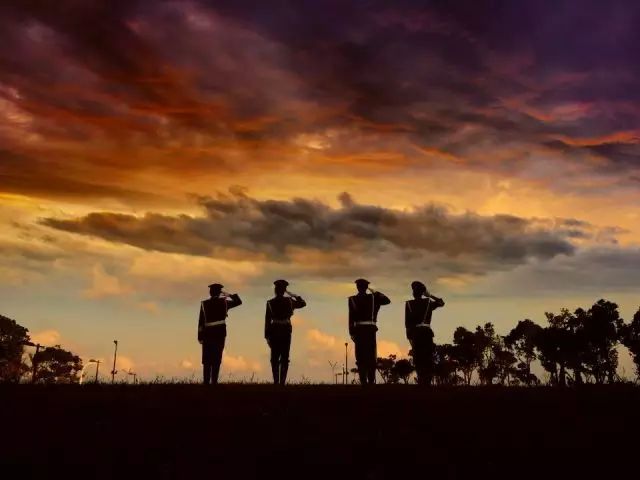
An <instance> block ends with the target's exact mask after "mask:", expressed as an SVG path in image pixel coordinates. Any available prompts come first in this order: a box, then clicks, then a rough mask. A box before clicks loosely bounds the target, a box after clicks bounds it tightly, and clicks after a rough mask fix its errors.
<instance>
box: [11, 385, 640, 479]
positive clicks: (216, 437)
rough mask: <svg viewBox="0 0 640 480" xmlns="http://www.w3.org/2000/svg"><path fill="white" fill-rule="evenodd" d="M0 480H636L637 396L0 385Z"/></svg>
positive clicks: (630, 391)
mask: <svg viewBox="0 0 640 480" xmlns="http://www.w3.org/2000/svg"><path fill="white" fill-rule="evenodd" d="M0 408H1V412H2V433H1V439H2V440H1V441H2V445H1V451H0V467H1V469H2V470H0V474H1V473H5V474H7V473H8V475H1V477H2V478H6V479H14V478H34V477H36V476H37V477H38V478H52V476H53V475H55V476H56V477H57V478H64V477H67V478H68V477H73V478H78V477H82V478H132V477H136V478H145V479H146V478H149V479H167V478H176V479H181V478H199V477H203V478H216V479H220V478H229V479H237V478H274V479H278V478H301V479H304V478H347V477H349V478H367V479H378V478H438V479H441V478H461V479H469V478H510V479H515V478H540V479H543V478H566V479H574V478H603V479H604V478H616V477H617V478H622V476H623V475H624V476H625V477H628V478H637V474H638V472H640V469H639V467H638V457H637V455H638V453H637V452H638V449H637V448H638V441H637V439H638V434H639V433H640V389H637V388H633V387H625V386H620V387H615V386H614V387H607V388H584V389H580V390H574V389H566V390H556V389H549V388H535V389H533V388H532V389H525V388H523V389H520V388H508V389H507V388H480V387H477V388H454V389H433V390H423V389H420V388H419V387H416V386H384V385H378V386H375V387H373V388H362V387H357V386H348V387H344V386H313V385H309V386H288V387H285V388H275V387H273V386H269V385H220V386H218V387H213V388H205V387H202V386H198V385H142V386H125V385H121V386H113V387H111V386H95V385H86V386H82V387H78V386H66V387H65V386H52V387H43V386H40V387H39V386H28V385H21V386H13V387H10V386H0Z"/></svg>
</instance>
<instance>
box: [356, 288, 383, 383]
mask: <svg viewBox="0 0 640 480" xmlns="http://www.w3.org/2000/svg"><path fill="white" fill-rule="evenodd" d="M356 283H366V284H368V283H369V282H367V281H366V280H364V279H358V280H356ZM390 303H391V300H389V298H388V297H387V296H386V295H383V294H382V293H380V292H375V293H373V294H372V293H358V294H357V295H353V296H351V297H349V335H350V336H351V339H352V340H353V343H354V344H355V347H356V366H357V367H358V375H359V376H360V383H361V384H362V385H366V384H369V383H371V384H373V383H376V362H377V345H376V332H377V331H378V327H377V325H376V323H377V321H378V311H379V310H380V306H382V305H388V304H390Z"/></svg>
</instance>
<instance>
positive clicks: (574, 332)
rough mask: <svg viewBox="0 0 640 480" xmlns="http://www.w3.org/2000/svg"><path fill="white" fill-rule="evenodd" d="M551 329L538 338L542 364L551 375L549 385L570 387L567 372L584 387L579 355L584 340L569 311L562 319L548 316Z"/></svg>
mask: <svg viewBox="0 0 640 480" xmlns="http://www.w3.org/2000/svg"><path fill="white" fill-rule="evenodd" d="M545 316H546V317H547V321H548V322H549V325H548V326H547V327H545V328H544V329H543V330H542V332H540V335H539V336H538V337H537V338H538V340H537V347H538V350H539V351H540V357H539V358H540V363H541V364H542V367H543V368H544V369H545V370H546V371H547V372H549V375H550V378H549V383H550V384H552V385H559V386H565V385H567V377H568V374H569V372H568V370H572V371H573V373H574V382H575V383H582V376H581V360H580V353H581V351H582V350H583V348H582V347H581V345H580V344H581V343H582V340H581V338H580V335H579V333H578V320H577V318H576V316H575V315H574V314H573V313H571V312H570V311H569V310H567V309H566V308H563V309H562V310H561V311H560V314H559V315H556V314H554V313H550V312H547V313H545Z"/></svg>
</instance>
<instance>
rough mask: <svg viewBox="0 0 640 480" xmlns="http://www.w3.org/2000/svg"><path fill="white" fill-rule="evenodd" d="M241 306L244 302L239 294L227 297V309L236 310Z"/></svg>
mask: <svg viewBox="0 0 640 480" xmlns="http://www.w3.org/2000/svg"><path fill="white" fill-rule="evenodd" d="M239 305H242V300H241V299H240V296H239V295H238V294H237V293H232V294H231V295H229V297H227V308H228V309H229V308H235V307H237V306H239Z"/></svg>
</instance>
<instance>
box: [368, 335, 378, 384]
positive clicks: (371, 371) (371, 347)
mask: <svg viewBox="0 0 640 480" xmlns="http://www.w3.org/2000/svg"><path fill="white" fill-rule="evenodd" d="M377 355H378V346H377V343H376V332H371V334H370V336H369V338H368V339H367V358H368V361H367V363H368V368H367V376H368V380H369V383H370V384H374V383H376V363H377V360H378V358H377Z"/></svg>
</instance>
